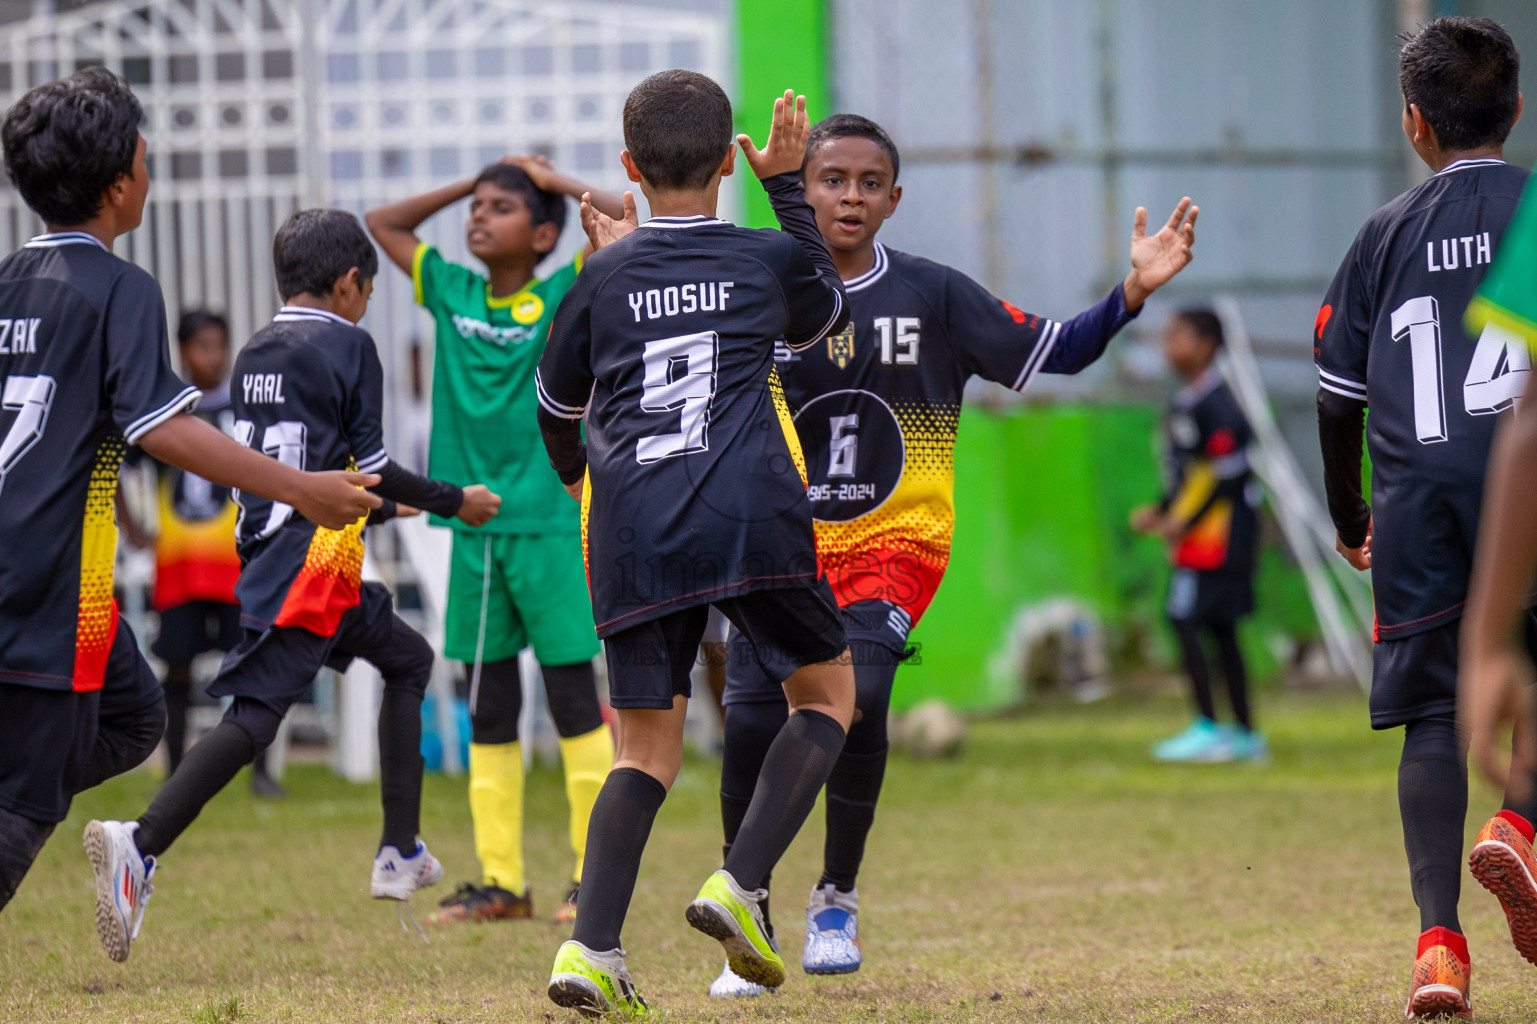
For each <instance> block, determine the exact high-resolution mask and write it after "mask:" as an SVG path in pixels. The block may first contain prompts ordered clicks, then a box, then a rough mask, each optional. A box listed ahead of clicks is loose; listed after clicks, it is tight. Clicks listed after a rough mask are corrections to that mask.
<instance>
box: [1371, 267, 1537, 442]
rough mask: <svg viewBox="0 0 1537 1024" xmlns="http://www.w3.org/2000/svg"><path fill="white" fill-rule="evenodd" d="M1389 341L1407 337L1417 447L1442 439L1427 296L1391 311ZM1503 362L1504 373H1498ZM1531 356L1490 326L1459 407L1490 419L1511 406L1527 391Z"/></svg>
mask: <svg viewBox="0 0 1537 1024" xmlns="http://www.w3.org/2000/svg"><path fill="white" fill-rule="evenodd" d="M1392 327H1393V340H1394V341H1403V340H1404V337H1405V336H1407V337H1408V338H1409V355H1410V364H1409V365H1410V371H1411V375H1412V376H1413V378H1414V429H1415V434H1416V436H1418V437H1419V439H1420V443H1421V444H1436V443H1437V442H1439V441H1445V440H1446V439H1447V433H1446V399H1445V398H1444V394H1445V388H1444V383H1443V381H1442V372H1441V317H1440V310H1439V307H1438V306H1437V305H1436V300H1435V299H1434V298H1433V297H1431V296H1429V295H1421V296H1419V297H1418V298H1414V299H1410V300H1409V301H1408V302H1405V303H1404V304H1403V305H1402V306H1399V307H1398V308H1397V309H1395V310H1393V316H1392ZM1502 362H1503V363H1504V366H1505V372H1504V373H1499V369H1500V364H1501V363H1502ZM1531 372H1532V358H1531V353H1530V352H1528V351H1527V348H1526V344H1525V343H1524V342H1523V341H1522V339H1521V338H1519V337H1517V336H1516V335H1514V334H1511V333H1510V332H1508V331H1504V330H1501V329H1500V328H1498V327H1496V326H1494V325H1493V324H1489V325H1487V326H1486V327H1485V328H1484V330H1483V333H1482V334H1480V335H1479V336H1478V345H1477V347H1475V348H1474V349H1473V358H1472V360H1471V361H1470V362H1469V363H1468V375H1467V377H1466V378H1465V379H1464V380H1463V382H1462V407H1463V409H1464V410H1466V411H1467V414H1468V415H1469V416H1490V415H1493V414H1494V413H1497V412H1500V411H1502V410H1504V409H1508V408H1510V407H1511V406H1512V405H1515V404H1516V402H1517V401H1518V400H1519V399H1520V398H1521V396H1522V395H1523V394H1525V393H1526V382H1527V378H1528V377H1529V376H1530V375H1531Z"/></svg>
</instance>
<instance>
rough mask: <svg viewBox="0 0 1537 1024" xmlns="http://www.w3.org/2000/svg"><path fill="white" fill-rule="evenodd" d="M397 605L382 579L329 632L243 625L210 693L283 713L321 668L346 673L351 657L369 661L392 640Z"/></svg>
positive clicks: (364, 591) (367, 586)
mask: <svg viewBox="0 0 1537 1024" xmlns="http://www.w3.org/2000/svg"><path fill="white" fill-rule="evenodd" d="M394 618H395V605H394V601H393V600H392V598H391V597H390V592H389V590H388V589H387V588H386V587H385V586H384V585H383V584H380V583H364V584H363V586H362V590H361V591H360V593H359V595H358V603H357V604H356V605H354V606H353V607H352V608H349V609H348V610H347V613H346V614H345V615H343V616H342V621H341V623H340V625H338V626H337V629H336V632H335V633H334V634H332V635H331V636H320V635H318V634H316V633H311V632H310V631H309V630H307V629H302V628H300V627H298V626H273V627H271V628H269V629H265V630H256V629H247V630H246V631H245V636H244V637H242V638H241V641H240V643H239V644H237V645H236V646H235V649H234V650H232V651H230V653H229V655H228V656H227V657H226V658H225V659H224V664H223V665H221V666H219V674H218V675H217V676H215V677H214V681H213V682H212V683H210V684H208V693H209V695H210V696H214V697H249V698H251V699H253V700H259V701H261V702H262V703H263V704H266V705H267V706H268V707H270V708H272V709H273V710H274V711H276V712H277V713H278V714H284V713H285V712H287V711H288V709H289V708H290V707H292V706H293V705H294V703H295V702H296V701H297V700H298V699H299V698H300V697H302V696H304V691H305V690H306V689H308V688H309V685H310V683H311V682H312V681H313V680H314V678H315V673H316V672H319V671H320V670H321V669H322V668H333V669H335V670H336V671H338V672H345V671H346V670H347V666H348V665H350V664H351V663H352V659H353V658H355V657H356V658H362V659H364V660H365V661H368V660H370V658H369V655H370V653H378V652H380V651H382V650H384V649H386V648H387V647H388V645H389V643H390V637H391V633H392V630H393V624H394Z"/></svg>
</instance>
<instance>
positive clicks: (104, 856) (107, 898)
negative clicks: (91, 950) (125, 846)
mask: <svg viewBox="0 0 1537 1024" xmlns="http://www.w3.org/2000/svg"><path fill="white" fill-rule="evenodd" d="M83 845H84V846H85V855H86V856H87V857H89V858H90V861H91V869H92V870H93V871H95V872H96V934H97V935H99V936H100V937H101V948H102V949H103V950H105V951H106V953H107V956H109V957H111V958H112V959H113V960H115V961H117V962H118V963H122V962H123V961H125V960H127V959H128V948H129V942H128V929H127V928H126V927H125V926H124V924H123V916H122V915H121V914H119V913H118V912H117V894H116V882H115V880H114V879H113V878H112V852H111V846H112V840H111V839H109V838H108V836H107V830H106V829H105V828H103V827H102V824H101V822H99V821H93V822H90V823H89V824H87V825H86V826H85V838H84V840H83Z"/></svg>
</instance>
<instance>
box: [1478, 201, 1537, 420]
mask: <svg viewBox="0 0 1537 1024" xmlns="http://www.w3.org/2000/svg"><path fill="white" fill-rule="evenodd" d="M1532 181H1534V182H1537V178H1533V179H1532ZM1467 327H1468V331H1469V332H1470V333H1472V334H1477V333H1478V332H1480V331H1482V330H1484V329H1485V328H1487V327H1495V328H1499V329H1502V330H1504V331H1505V332H1506V333H1509V334H1515V335H1517V336H1518V337H1521V338H1524V339H1525V340H1526V343H1527V345H1528V346H1530V347H1532V348H1533V349H1534V350H1537V184H1529V185H1527V187H1526V191H1525V192H1523V193H1522V195H1521V205H1520V206H1518V207H1516V215H1515V217H1514V218H1512V219H1511V222H1510V227H1509V228H1508V229H1507V230H1506V232H1505V238H1504V240H1503V241H1501V242H1500V248H1499V252H1498V253H1496V254H1495V258H1494V266H1492V267H1490V268H1489V273H1488V274H1486V275H1485V276H1484V281H1483V284H1481V285H1479V288H1478V294H1477V295H1476V296H1474V298H1473V301H1472V302H1471V303H1469V305H1468V313H1467ZM1506 357H1507V360H1506V361H1507V362H1508V363H1509V364H1510V365H1509V369H1510V371H1511V372H1519V371H1522V370H1525V371H1526V372H1528V373H1530V367H1529V364H1530V357H1528V359H1527V360H1526V362H1527V363H1528V365H1527V366H1520V365H1517V362H1516V359H1511V358H1510V349H1509V348H1507V349H1506ZM1516 358H1517V359H1519V356H1518V357H1516ZM1528 391H1530V387H1528Z"/></svg>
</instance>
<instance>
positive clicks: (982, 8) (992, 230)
mask: <svg viewBox="0 0 1537 1024" xmlns="http://www.w3.org/2000/svg"><path fill="white" fill-rule="evenodd" d="M971 19H972V32H973V33H974V35H973V37H972V39H973V45H974V47H975V53H976V74H977V141H978V142H979V143H981V144H982V145H983V146H991V145H993V144H994V143H993V140H994V139H995V138H996V137H997V134H998V126H997V123H996V118H995V117H994V108H993V41H992V23H993V5H992V3H991V0H972V4H971ZM978 171H979V172H980V174H981V178H982V180H981V182H980V185H981V187H980V189H979V194H978V197H977V215H978V216H979V217H980V218H981V221H982V252H983V261H984V262H983V280H984V282H985V283H986V284H987V287H988V288H990V289H991V290H992V291H994V292H1001V291H1003V284H1004V281H1003V277H1004V266H1003V239H1002V238H1001V237H1000V235H1001V225H1000V224H999V220H998V165H997V164H996V163H995V162H994V161H992V160H984V161H981V162H980V163H979V164H978Z"/></svg>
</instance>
